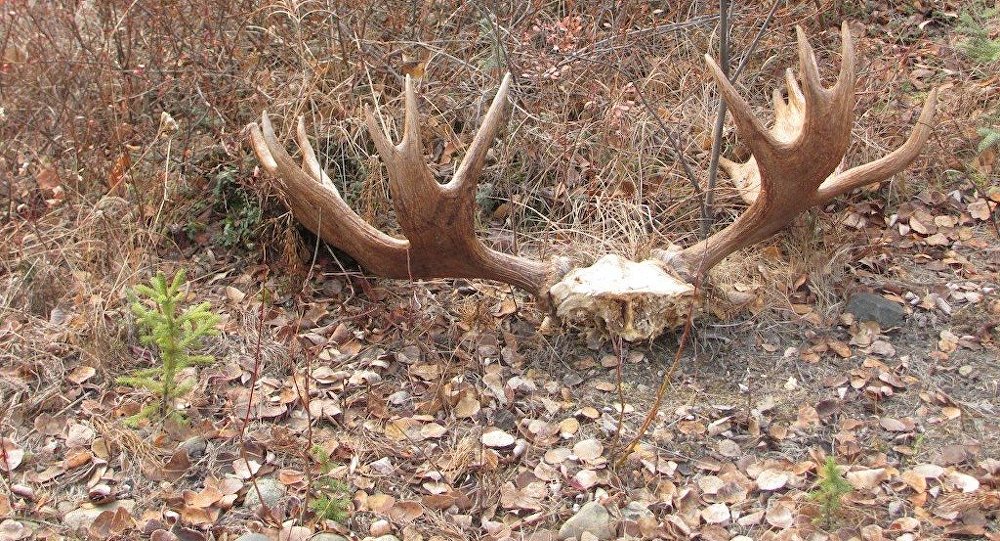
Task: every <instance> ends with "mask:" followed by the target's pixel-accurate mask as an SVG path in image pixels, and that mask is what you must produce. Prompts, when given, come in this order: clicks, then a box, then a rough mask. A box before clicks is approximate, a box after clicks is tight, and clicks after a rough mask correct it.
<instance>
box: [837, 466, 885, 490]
mask: <svg viewBox="0 0 1000 541" xmlns="http://www.w3.org/2000/svg"><path fill="white" fill-rule="evenodd" d="M844 477H846V478H847V482H848V483H850V484H851V486H853V487H854V488H856V489H858V490H871V489H873V488H875V487H877V486H879V484H880V483H881V482H882V481H885V480H886V479H888V478H889V473H888V471H887V470H886V469H885V468H874V469H868V470H858V471H850V472H847V474H846V475H845V476H844Z"/></svg>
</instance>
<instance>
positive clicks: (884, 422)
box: [878, 417, 912, 432]
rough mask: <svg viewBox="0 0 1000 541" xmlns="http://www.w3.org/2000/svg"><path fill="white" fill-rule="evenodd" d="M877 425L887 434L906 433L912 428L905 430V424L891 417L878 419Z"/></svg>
mask: <svg viewBox="0 0 1000 541" xmlns="http://www.w3.org/2000/svg"><path fill="white" fill-rule="evenodd" d="M878 424H879V425H881V426H882V428H884V429H886V430H888V431H889V432H907V431H909V430H912V428H907V426H906V423H904V422H903V421H900V420H899V419H893V418H892V417H882V418H881V419H879V421H878Z"/></svg>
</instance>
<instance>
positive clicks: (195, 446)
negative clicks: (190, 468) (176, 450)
mask: <svg viewBox="0 0 1000 541" xmlns="http://www.w3.org/2000/svg"><path fill="white" fill-rule="evenodd" d="M178 447H180V448H181V449H184V450H185V451H187V454H188V456H189V457H191V458H200V457H201V456H203V455H204V454H205V449H207V448H208V440H206V439H205V438H204V436H194V437H192V438H188V439H186V440H184V441H183V442H182V443H181V444H180V445H179V446H178Z"/></svg>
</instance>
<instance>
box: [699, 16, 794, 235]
mask: <svg viewBox="0 0 1000 541" xmlns="http://www.w3.org/2000/svg"><path fill="white" fill-rule="evenodd" d="M781 1H782V0H775V1H774V3H773V4H771V9H770V11H768V12H767V17H766V18H765V19H764V22H763V23H762V24H761V25H760V30H758V31H757V35H756V36H754V38H753V41H751V42H750V46H749V47H747V52H746V53H745V54H744V55H743V59H742V60H740V63H739V65H738V66H737V67H736V70H735V71H733V74H732V76H730V75H729V13H728V11H729V10H728V9H727V7H728V6H727V4H729V2H728V0H720V1H719V9H720V13H721V15H720V17H719V27H720V28H721V30H720V33H721V36H720V39H719V63H720V67H721V68H722V73H724V74H725V75H726V77H727V78H728V79H729V80H730V81H735V80H736V79H738V78H739V76H740V74H741V73H743V70H744V69H746V67H747V62H748V61H749V60H750V58H751V57H752V56H753V53H754V50H755V49H756V48H757V45H759V44H760V40H761V38H762V37H764V32H766V31H767V28H768V26H769V25H770V24H771V19H772V18H774V13H775V12H776V11H777V10H778V5H779V4H780V3H781ZM725 123H726V102H725V100H723V99H721V98H720V99H719V106H718V109H717V110H716V112H715V128H714V130H715V131H714V132H713V138H712V156H711V161H710V162H709V165H708V187H707V189H706V192H707V193H706V194H705V198H704V204H703V207H704V209H703V211H702V221H701V231H700V234H701V239H702V240H703V239H706V238H708V233H709V230H710V229H711V226H712V224H713V223H714V221H715V210H714V206H715V185H716V182H717V180H718V178H719V159H720V158H721V157H722V131H723V128H724V127H725Z"/></svg>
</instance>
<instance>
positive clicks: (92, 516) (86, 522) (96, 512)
mask: <svg viewBox="0 0 1000 541" xmlns="http://www.w3.org/2000/svg"><path fill="white" fill-rule="evenodd" d="M119 507H122V508H124V509H125V510H126V511H128V512H129V513H131V512H132V510H133V509H135V500H118V501H116V502H111V503H109V504H106V505H95V506H92V507H81V508H79V509H74V510H72V511H70V512H69V513H66V514H65V515H64V516H63V519H62V522H63V526H66V527H67V528H69V529H70V530H72V531H77V530H81V529H82V530H87V529H89V528H90V526H91V525H92V524H94V521H95V520H97V517H98V516H100V514H101V513H103V512H105V511H114V510H115V509H118V508H119Z"/></svg>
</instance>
